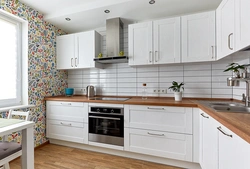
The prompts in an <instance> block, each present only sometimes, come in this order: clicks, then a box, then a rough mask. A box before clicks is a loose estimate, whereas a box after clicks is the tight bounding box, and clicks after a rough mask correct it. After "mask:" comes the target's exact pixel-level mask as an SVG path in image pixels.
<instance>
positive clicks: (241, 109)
mask: <svg viewBox="0 0 250 169" xmlns="http://www.w3.org/2000/svg"><path fill="white" fill-rule="evenodd" d="M211 108H212V109H214V110H215V111H218V112H236V113H237V112H245V113H249V112H250V107H243V106H211Z"/></svg>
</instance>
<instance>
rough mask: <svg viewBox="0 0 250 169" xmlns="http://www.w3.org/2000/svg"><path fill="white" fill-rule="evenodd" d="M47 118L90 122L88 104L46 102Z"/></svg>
mask: <svg viewBox="0 0 250 169" xmlns="http://www.w3.org/2000/svg"><path fill="white" fill-rule="evenodd" d="M46 110H47V118H48V119H54V120H66V121H74V122H85V123H87V122H88V104H87V103H81V102H57V101H47V102H46Z"/></svg>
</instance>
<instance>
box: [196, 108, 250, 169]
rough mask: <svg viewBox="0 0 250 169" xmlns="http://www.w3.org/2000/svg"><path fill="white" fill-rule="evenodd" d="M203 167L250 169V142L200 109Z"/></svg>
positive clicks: (207, 168) (210, 168)
mask: <svg viewBox="0 0 250 169" xmlns="http://www.w3.org/2000/svg"><path fill="white" fill-rule="evenodd" d="M200 114H201V118H202V119H201V120H200V122H201V123H200V129H201V149H200V155H201V162H200V164H201V167H202V169H250V161H249V154H250V144H249V143H248V142H246V141H245V140H243V139H242V138H240V137H239V136H237V135H236V134H235V133H233V132H232V131H231V130H229V129H228V128H226V127H225V126H223V125H222V124H220V123H219V122H218V121H216V120H215V119H213V118H212V117H211V116H209V115H207V114H206V113H205V112H203V111H200Z"/></svg>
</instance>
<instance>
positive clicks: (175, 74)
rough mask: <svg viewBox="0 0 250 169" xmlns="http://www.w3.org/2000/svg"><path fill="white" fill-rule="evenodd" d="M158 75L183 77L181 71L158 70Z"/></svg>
mask: <svg viewBox="0 0 250 169" xmlns="http://www.w3.org/2000/svg"><path fill="white" fill-rule="evenodd" d="M159 77H160V78H161V77H183V71H175V72H159Z"/></svg>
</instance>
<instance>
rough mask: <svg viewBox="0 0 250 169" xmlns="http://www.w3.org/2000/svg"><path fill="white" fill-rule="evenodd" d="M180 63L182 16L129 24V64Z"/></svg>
mask: <svg viewBox="0 0 250 169" xmlns="http://www.w3.org/2000/svg"><path fill="white" fill-rule="evenodd" d="M164 63H180V17H176V18H170V19H164V20H158V21H153V22H146V23H138V24H132V25H129V65H150V64H164Z"/></svg>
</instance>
